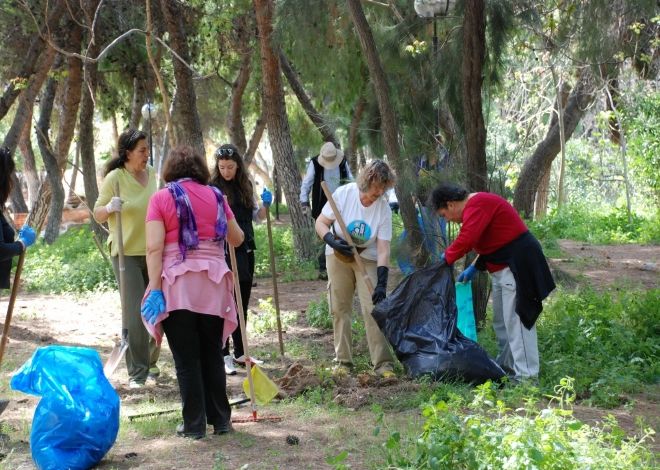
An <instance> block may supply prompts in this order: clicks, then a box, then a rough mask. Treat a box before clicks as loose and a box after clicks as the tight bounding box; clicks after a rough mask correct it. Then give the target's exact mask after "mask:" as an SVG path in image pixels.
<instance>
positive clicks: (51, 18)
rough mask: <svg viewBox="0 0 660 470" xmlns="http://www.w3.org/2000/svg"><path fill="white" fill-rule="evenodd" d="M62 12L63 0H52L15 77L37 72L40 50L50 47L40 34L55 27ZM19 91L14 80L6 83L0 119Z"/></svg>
mask: <svg viewBox="0 0 660 470" xmlns="http://www.w3.org/2000/svg"><path fill="white" fill-rule="evenodd" d="M64 12H65V4H64V1H62V0H57V1H55V2H53V4H52V6H51V10H50V14H49V15H48V20H47V24H46V25H45V26H44V27H43V28H42V29H41V31H40V32H39V34H33V35H32V41H31V42H30V45H29V47H28V48H27V53H26V54H25V56H24V58H25V60H24V61H23V64H22V66H21V68H20V70H19V72H18V73H17V74H16V78H18V79H25V80H29V79H30V77H31V76H32V75H34V74H35V73H38V71H39V57H40V56H41V54H42V52H46V49H50V47H47V46H46V43H45V42H44V40H43V39H42V36H44V35H46V34H48V32H49V31H53V30H55V29H56V27H57V24H58V23H59V21H60V19H61V17H62V14H63V13H64ZM42 83H43V81H42ZM40 87H41V85H40ZM37 92H38V90H37ZM20 93H21V90H20V88H16V86H15V85H14V82H10V83H9V85H7V87H6V88H5V91H4V93H3V95H2V97H0V120H2V118H4V117H5V115H6V114H7V111H9V109H10V108H11V106H12V104H13V103H14V101H15V100H16V98H17V97H18V95H19V94H20Z"/></svg>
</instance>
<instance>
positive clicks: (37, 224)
mask: <svg viewBox="0 0 660 470" xmlns="http://www.w3.org/2000/svg"><path fill="white" fill-rule="evenodd" d="M58 61H59V57H58ZM56 66H57V64H56ZM57 85H58V83H57V80H56V79H54V78H52V77H51V78H49V79H48V82H46V86H45V87H44V92H43V94H42V95H41V100H40V105H41V106H40V108H41V109H40V114H39V121H38V122H37V127H36V131H37V143H38V144H39V151H40V152H41V159H42V160H43V162H44V167H45V168H46V179H45V180H44V182H43V183H42V184H41V187H40V188H39V197H38V198H37V200H36V201H35V202H34V204H33V206H32V208H31V210H30V215H29V216H28V220H29V221H30V222H29V225H30V226H32V227H34V228H35V230H37V231H39V230H41V227H42V226H43V225H44V223H45V222H46V217H47V216H48V211H49V207H50V202H51V200H52V196H53V194H52V191H53V183H54V186H55V187H57V186H58V184H59V186H60V187H61V186H62V182H61V178H62V175H61V173H60V168H59V166H58V165H57V157H55V154H54V153H53V150H52V148H51V145H50V140H49V138H48V133H49V131H50V121H51V117H52V114H53V105H54V102H55V95H56V93H57ZM63 193H64V192H63V191H62V199H64V194H63Z"/></svg>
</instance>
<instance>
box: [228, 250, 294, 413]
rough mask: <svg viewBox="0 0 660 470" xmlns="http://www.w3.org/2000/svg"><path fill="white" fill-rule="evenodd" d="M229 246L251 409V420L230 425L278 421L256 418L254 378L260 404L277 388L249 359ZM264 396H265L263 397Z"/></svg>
mask: <svg viewBox="0 0 660 470" xmlns="http://www.w3.org/2000/svg"><path fill="white" fill-rule="evenodd" d="M227 246H229V258H230V260H231V266H232V273H233V275H234V294H235V297H236V307H237V312H236V316H237V317H238V325H239V327H240V329H241V336H242V337H243V354H244V355H245V370H246V372H247V378H246V382H247V386H246V384H245V383H243V389H244V390H245V391H246V392H249V395H250V406H251V408H252V417H251V418H247V419H245V418H232V420H231V421H232V423H249V422H255V421H280V420H281V419H282V418H281V417H275V416H273V417H260V418H258V417H257V394H256V392H255V377H256V376H258V378H259V384H260V387H263V388H262V391H261V393H260V395H262V396H261V399H260V400H259V401H261V402H262V403H267V402H268V401H270V400H272V399H273V398H274V397H275V395H276V394H277V386H276V385H275V384H274V383H272V382H271V381H270V379H269V378H268V377H267V376H266V374H264V373H263V372H262V371H261V370H260V369H259V366H258V365H256V364H254V362H253V359H252V357H250V352H249V349H248V337H247V329H246V328H245V316H244V315H243V299H242V298H241V288H240V283H239V280H238V268H237V266H236V250H235V249H234V247H233V246H231V245H230V244H229V243H227ZM272 387H274V388H275V393H274V394H272V395H271V393H270V390H272ZM264 394H265V395H264Z"/></svg>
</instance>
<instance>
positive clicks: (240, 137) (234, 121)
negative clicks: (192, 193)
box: [227, 15, 254, 165]
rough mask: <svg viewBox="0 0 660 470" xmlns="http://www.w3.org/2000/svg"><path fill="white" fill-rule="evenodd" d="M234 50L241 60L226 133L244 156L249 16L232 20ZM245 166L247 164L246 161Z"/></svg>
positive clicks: (249, 62) (249, 67) (249, 70)
mask: <svg viewBox="0 0 660 470" xmlns="http://www.w3.org/2000/svg"><path fill="white" fill-rule="evenodd" d="M233 31H234V35H233V36H234V40H233V41H232V43H233V46H234V49H235V50H236V52H237V54H238V55H239V57H240V58H241V60H240V65H239V68H238V75H237V76H236V79H235V80H234V82H233V83H232V85H231V99H230V101H229V112H228V114H227V131H228V132H229V141H230V142H231V143H232V144H234V145H235V146H236V148H237V149H238V151H239V152H240V153H241V155H243V156H244V160H245V155H246V153H247V150H248V143H247V139H246V137H245V127H244V126H243V95H244V94H245V89H246V88H247V85H248V83H249V81H250V75H251V74H252V47H250V40H251V39H252V37H253V31H254V23H253V18H252V17H251V16H250V15H239V16H238V17H236V18H234V20H233ZM245 163H246V164H248V165H249V163H248V162H247V161H246V162H245Z"/></svg>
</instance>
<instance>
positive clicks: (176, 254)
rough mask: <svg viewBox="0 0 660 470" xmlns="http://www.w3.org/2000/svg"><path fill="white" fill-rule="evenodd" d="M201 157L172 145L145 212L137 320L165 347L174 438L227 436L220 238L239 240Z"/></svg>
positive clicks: (227, 310)
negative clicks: (143, 278) (144, 276)
mask: <svg viewBox="0 0 660 470" xmlns="http://www.w3.org/2000/svg"><path fill="white" fill-rule="evenodd" d="M209 177H210V175H209V171H208V168H207V166H206V162H205V161H204V159H203V158H202V157H201V156H200V155H198V154H197V153H196V152H195V151H194V150H193V149H192V148H191V147H188V146H180V147H176V148H174V149H173V150H172V151H171V152H170V154H169V156H168V158H167V162H166V163H165V167H164V169H163V180H164V181H165V182H166V183H167V187H166V188H163V189H161V190H160V191H157V192H156V193H155V194H154V195H153V196H152V198H151V200H150V201H149V208H148V209H147V218H146V221H147V224H146V232H147V269H148V271H149V286H148V288H147V293H146V294H145V297H144V300H143V302H142V316H143V321H144V323H145V326H146V327H147V329H148V330H149V333H150V334H151V335H152V336H153V337H154V338H155V339H156V341H157V342H158V343H159V344H160V341H161V340H162V336H163V332H164V333H165V335H166V336H167V341H168V343H169V345H170V349H171V350H172V356H173V357H174V365H175V367H176V375H177V379H178V381H179V391H180V393H181V401H182V402H183V411H182V414H183V424H181V425H179V426H178V427H177V434H178V435H180V436H184V437H189V438H192V439H200V438H202V437H204V436H205V435H206V426H207V424H209V425H212V426H213V432H214V434H224V433H227V432H229V431H231V409H230V407H229V400H228V399H227V392H226V389H227V379H226V375H225V369H224V362H223V358H222V346H223V344H225V342H226V341H227V338H228V337H229V335H230V334H231V333H232V332H233V331H234V329H236V326H237V322H236V320H237V316H236V303H235V302H234V297H233V288H234V284H233V279H232V275H231V271H230V270H229V268H228V267H227V263H226V261H225V241H226V242H228V243H229V244H230V245H232V246H238V245H240V244H241V243H243V237H244V235H243V231H242V230H241V229H240V227H239V226H238V224H237V223H236V219H235V218H234V214H233V213H232V211H231V209H230V207H229V205H228V204H227V202H226V200H225V198H224V196H223V194H222V193H221V192H220V190H218V189H217V188H215V187H212V186H208V185H207V183H208V181H209Z"/></svg>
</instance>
